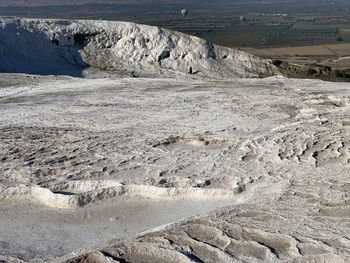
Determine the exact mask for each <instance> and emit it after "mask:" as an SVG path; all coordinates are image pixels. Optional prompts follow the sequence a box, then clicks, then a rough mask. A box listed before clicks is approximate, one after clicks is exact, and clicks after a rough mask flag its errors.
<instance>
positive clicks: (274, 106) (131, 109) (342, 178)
mask: <svg viewBox="0 0 350 263" xmlns="http://www.w3.org/2000/svg"><path fill="white" fill-rule="evenodd" d="M0 85H1V88H0V111H1V113H2V114H1V115H0V129H1V132H0V139H1V140H0V167H1V170H0V184H1V185H0V199H1V202H0V210H1V211H2V212H1V220H0V229H1V233H3V234H2V235H0V255H1V256H0V259H1V260H4V261H9V262H10V261H16V260H25V261H28V260H47V259H54V258H56V259H55V260H54V261H58V262H62V261H67V260H68V261H73V262H75V261H78V262H81V261H88V262H94V261H96V262H111V261H113V260H114V261H116V262H346V261H347V259H348V257H349V254H350V251H349V250H350V236H349V233H350V232H349V216H350V209H349V194H348V189H349V176H350V173H349V162H350V161H349V160H350V142H349V131H350V122H349V115H350V112H349V94H350V88H349V86H348V84H342V83H327V82H321V81H311V80H289V79H285V78H282V77H272V78H268V79H250V80H249V79H245V80H244V79H234V80H231V81H201V80H171V79H168V80H166V79H111V78H106V79H95V80H88V79H76V78H68V77H34V76H29V75H28V76H26V75H19V74H2V75H1V82H0ZM209 211H211V212H209ZM208 212H209V214H208ZM178 220H179V221H178ZM174 221H178V222H177V223H174V224H170V225H165V224H168V223H171V222H174ZM162 225H164V226H163V227H161V228H159V229H157V227H159V226H162ZM154 228H155V229H154ZM151 229H154V230H153V231H151V232H148V233H143V234H142V232H143V231H146V230H151ZM73 237H74V238H73ZM120 238H124V239H121V240H120ZM111 239H115V241H108V240H111ZM58 244H59V245H58ZM103 244H104V245H103ZM93 247H94V248H93ZM82 249H85V250H82ZM86 249H87V250H86ZM74 251H76V253H75V254H72V252H74ZM79 251H80V252H79ZM65 254H67V255H66V256H64V255H65ZM80 254H81V255H82V256H77V255H80ZM59 257H61V258H59Z"/></svg>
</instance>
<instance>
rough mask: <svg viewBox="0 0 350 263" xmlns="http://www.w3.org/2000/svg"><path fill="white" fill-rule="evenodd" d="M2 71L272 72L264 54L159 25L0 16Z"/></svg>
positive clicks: (253, 74)
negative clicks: (88, 68) (249, 52)
mask: <svg viewBox="0 0 350 263" xmlns="http://www.w3.org/2000/svg"><path fill="white" fill-rule="evenodd" d="M0 62H1V63H0V71H2V72H24V73H38V74H54V75H72V76H83V75H86V74H85V73H84V70H85V69H86V68H87V67H93V68H96V69H100V70H108V71H113V72H114V73H119V74H122V75H130V74H134V75H137V76H153V77H158V76H165V77H170V76H176V75H191V76H192V77H195V76H200V77H208V78H232V77H259V76H270V75H274V74H276V69H275V68H274V66H272V65H271V63H270V62H269V61H267V60H263V59H260V58H258V57H255V56H253V55H250V54H247V53H245V52H242V51H238V50H234V49H230V48H225V47H220V46H217V45H213V44H211V43H208V42H207V41H205V40H203V39H200V38H197V37H192V36H188V35H185V34H182V33H178V32H173V31H169V30H165V29H161V28H157V27H151V26H145V25H137V24H133V23H124V22H106V21H64V20H30V19H10V18H8V19H1V20H0Z"/></svg>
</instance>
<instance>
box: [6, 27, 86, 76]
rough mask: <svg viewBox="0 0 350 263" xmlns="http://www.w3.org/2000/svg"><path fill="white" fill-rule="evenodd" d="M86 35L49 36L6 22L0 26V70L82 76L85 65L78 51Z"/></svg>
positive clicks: (81, 47)
mask: <svg viewBox="0 0 350 263" xmlns="http://www.w3.org/2000/svg"><path fill="white" fill-rule="evenodd" d="M88 37H89V36H87V35H83V34H75V35H68V34H67V35H60V36H54V37H51V38H49V37H48V36H47V35H45V34H44V33H42V32H39V31H34V32H30V31H28V30H25V29H22V28H20V27H16V24H9V25H7V26H6V27H5V28H0V72H2V73H25V74H36V75H66V76H73V77H84V70H85V69H87V68H88V67H89V64H88V63H86V62H85V61H84V60H83V58H82V56H81V54H80V51H81V50H82V49H83V48H84V46H85V45H86V44H87V41H88Z"/></svg>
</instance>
